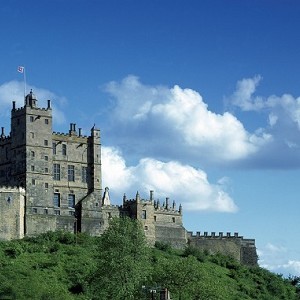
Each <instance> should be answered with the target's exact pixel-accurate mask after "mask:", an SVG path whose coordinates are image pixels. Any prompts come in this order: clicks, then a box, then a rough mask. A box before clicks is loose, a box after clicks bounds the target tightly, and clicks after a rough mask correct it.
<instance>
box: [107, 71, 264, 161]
mask: <svg viewBox="0 0 300 300" xmlns="http://www.w3.org/2000/svg"><path fill="white" fill-rule="evenodd" d="M106 90H107V91H108V92H109V93H110V94H111V96H112V97H113V98H114V99H115V100H116V102H115V106H114V109H113V112H112V119H113V121H112V122H111V123H112V127H113V126H115V131H117V130H119V129H118V128H120V127H126V128H127V130H126V138H127V140H128V141H130V140H133V139H136V138H137V134H138V135H139V136H138V138H139V139H140V141H141V142H140V144H141V145H143V143H144V142H143V140H144V141H145V143H147V142H148V143H149V137H152V140H154V143H152V144H151V145H150V147H144V148H143V146H142V147H141V148H140V150H141V149H142V150H144V151H145V155H147V153H148V152H147V151H149V149H151V150H153V151H156V152H157V151H160V152H161V153H162V152H165V153H167V152H170V150H169V148H170V143H172V144H173V145H174V147H176V149H177V151H178V152H181V153H186V154H187V156H189V157H191V156H196V155H197V156H198V158H201V157H202V158H205V159H206V160H211V161H219V162H220V161H222V162H224V161H231V160H238V159H241V158H245V157H248V156H249V155H251V154H254V153H255V152H256V151H258V150H259V148H260V147H261V145H264V144H265V143H267V142H268V141H269V140H270V135H267V134H265V133H264V132H263V130H261V131H260V132H258V131H257V132H254V133H253V134H251V133H249V132H247V131H246V130H245V128H244V126H243V124H242V123H241V122H240V121H239V120H238V119H237V118H236V117H235V116H234V115H232V114H231V113H229V112H225V113H224V114H216V113H214V112H212V111H210V110H209V109H208V107H207V104H206V103H205V102H204V101H203V99H202V97H201V95H200V94H199V93H198V92H196V91H194V90H191V89H182V88H180V87H179V86H174V87H173V88H167V87H162V86H156V87H151V86H146V85H143V84H141V83H140V81H139V80H138V78H137V77H134V76H128V77H126V78H125V79H123V80H122V81H121V82H120V83H117V82H111V83H109V84H108V86H107V89H106ZM138 131H140V132H138ZM145 131H146V132H147V135H145V134H144V132H145ZM131 134H132V136H131ZM158 141H169V142H167V143H166V142H162V143H159V142H158ZM129 143H130V142H129ZM155 147H156V148H155ZM153 148H155V149H153ZM171 151H173V150H172V149H171ZM173 152H174V151H173ZM150 155H151V154H150Z"/></svg>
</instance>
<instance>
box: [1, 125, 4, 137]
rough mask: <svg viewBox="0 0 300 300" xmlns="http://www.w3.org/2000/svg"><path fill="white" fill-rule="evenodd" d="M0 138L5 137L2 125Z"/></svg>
mask: <svg viewBox="0 0 300 300" xmlns="http://www.w3.org/2000/svg"><path fill="white" fill-rule="evenodd" d="M1 138H5V134H4V127H1Z"/></svg>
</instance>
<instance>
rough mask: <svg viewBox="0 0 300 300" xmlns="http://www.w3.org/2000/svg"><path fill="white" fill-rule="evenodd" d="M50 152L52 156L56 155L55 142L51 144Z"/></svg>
mask: <svg viewBox="0 0 300 300" xmlns="http://www.w3.org/2000/svg"><path fill="white" fill-rule="evenodd" d="M52 150H53V155H55V154H56V143H55V142H53V143H52Z"/></svg>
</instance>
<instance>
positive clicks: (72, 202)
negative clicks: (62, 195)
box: [68, 194, 75, 208]
mask: <svg viewBox="0 0 300 300" xmlns="http://www.w3.org/2000/svg"><path fill="white" fill-rule="evenodd" d="M68 207H72V208H73V207H75V195H74V194H69V195H68Z"/></svg>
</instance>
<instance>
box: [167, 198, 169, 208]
mask: <svg viewBox="0 0 300 300" xmlns="http://www.w3.org/2000/svg"><path fill="white" fill-rule="evenodd" d="M166 209H169V198H168V197H167V198H166Z"/></svg>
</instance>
